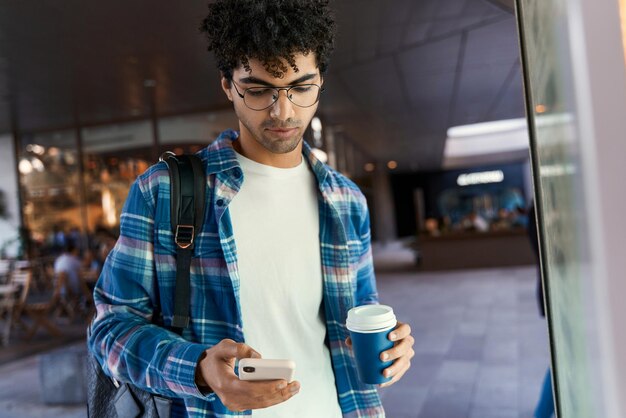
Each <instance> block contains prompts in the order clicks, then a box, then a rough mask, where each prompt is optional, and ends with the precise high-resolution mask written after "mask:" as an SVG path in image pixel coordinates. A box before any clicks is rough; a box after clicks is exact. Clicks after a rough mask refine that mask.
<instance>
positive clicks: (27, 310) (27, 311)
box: [20, 274, 67, 340]
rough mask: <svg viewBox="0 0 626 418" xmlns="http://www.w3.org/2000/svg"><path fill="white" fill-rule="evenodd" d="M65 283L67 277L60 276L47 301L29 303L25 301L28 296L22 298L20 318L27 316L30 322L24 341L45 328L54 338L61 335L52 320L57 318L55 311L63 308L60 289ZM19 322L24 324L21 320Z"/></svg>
mask: <svg viewBox="0 0 626 418" xmlns="http://www.w3.org/2000/svg"><path fill="white" fill-rule="evenodd" d="M66 281H67V276H66V275H65V274H60V275H59V277H58V280H56V281H55V284H54V289H53V292H52V296H51V297H50V298H49V299H48V300H47V301H44V302H35V303H31V302H28V301H27V296H28V295H27V294H26V295H25V296H24V302H23V304H22V306H21V309H20V317H21V316H27V317H29V318H30V320H31V324H30V326H27V332H26V336H25V339H26V340H30V339H31V338H32V337H33V336H34V335H35V334H36V333H37V330H39V328H45V329H46V330H47V331H48V333H49V334H50V335H52V336H54V337H60V336H61V335H63V333H62V332H61V329H60V328H59V327H58V325H57V324H56V323H55V322H54V319H55V318H56V317H57V316H58V312H57V311H58V310H59V309H61V310H62V309H64V307H65V303H64V302H63V296H62V292H61V289H62V288H63V286H64V285H65V282H66ZM29 282H30V280H29ZM20 322H21V323H22V324H24V322H23V321H21V318H20Z"/></svg>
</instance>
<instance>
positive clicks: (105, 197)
mask: <svg viewBox="0 0 626 418" xmlns="http://www.w3.org/2000/svg"><path fill="white" fill-rule="evenodd" d="M102 212H104V219H105V220H106V222H107V224H109V226H114V225H115V222H116V221H117V217H116V213H115V199H113V195H112V194H111V191H110V190H109V189H105V190H103V191H102Z"/></svg>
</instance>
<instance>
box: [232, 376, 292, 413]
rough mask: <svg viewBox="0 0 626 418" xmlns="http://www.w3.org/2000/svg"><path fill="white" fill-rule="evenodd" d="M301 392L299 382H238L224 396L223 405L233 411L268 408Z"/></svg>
mask: <svg viewBox="0 0 626 418" xmlns="http://www.w3.org/2000/svg"><path fill="white" fill-rule="evenodd" d="M299 391H300V383H299V382H297V381H294V382H291V383H289V384H288V383H287V382H286V381H285V380H272V381H267V382H258V381H257V382H249V381H242V380H237V381H236V382H233V385H232V387H231V390H229V391H228V392H227V393H224V394H222V396H221V397H220V399H221V400H222V403H223V404H224V405H225V406H226V407H227V408H228V409H230V410H232V411H244V410H246V409H261V408H267V407H270V406H273V405H276V404H279V403H281V402H284V401H286V400H288V399H289V398H291V397H293V396H294V395H296V394H297V393H298V392H299Z"/></svg>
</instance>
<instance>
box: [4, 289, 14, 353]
mask: <svg viewBox="0 0 626 418" xmlns="http://www.w3.org/2000/svg"><path fill="white" fill-rule="evenodd" d="M16 290H17V289H16V288H15V286H13V285H12V284H8V285H0V321H2V322H0V324H1V326H0V343H2V345H4V346H6V345H8V344H9V337H10V335H11V325H12V323H13V308H14V306H15V292H16Z"/></svg>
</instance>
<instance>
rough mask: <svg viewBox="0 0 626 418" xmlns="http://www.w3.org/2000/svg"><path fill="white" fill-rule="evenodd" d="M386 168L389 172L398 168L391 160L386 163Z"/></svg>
mask: <svg viewBox="0 0 626 418" xmlns="http://www.w3.org/2000/svg"><path fill="white" fill-rule="evenodd" d="M387 168H388V169H390V170H395V169H396V168H398V163H397V162H395V161H393V160H391V161H389V162H388V163H387Z"/></svg>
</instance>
